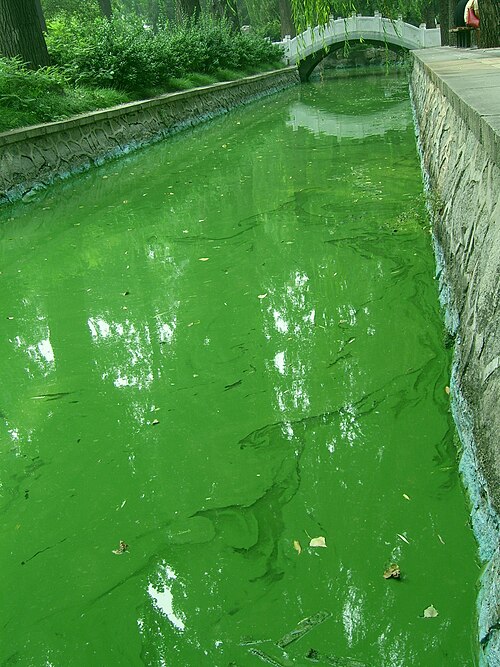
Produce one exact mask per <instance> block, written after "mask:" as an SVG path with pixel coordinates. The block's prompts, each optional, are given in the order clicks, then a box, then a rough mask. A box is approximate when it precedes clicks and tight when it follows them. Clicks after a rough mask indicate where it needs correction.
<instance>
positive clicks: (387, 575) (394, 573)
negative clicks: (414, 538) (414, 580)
mask: <svg viewBox="0 0 500 667" xmlns="http://www.w3.org/2000/svg"><path fill="white" fill-rule="evenodd" d="M400 576H401V570H400V569H399V565H397V564H396V563H392V564H391V565H389V567H388V568H387V570H386V571H385V572H384V579H399V577H400Z"/></svg>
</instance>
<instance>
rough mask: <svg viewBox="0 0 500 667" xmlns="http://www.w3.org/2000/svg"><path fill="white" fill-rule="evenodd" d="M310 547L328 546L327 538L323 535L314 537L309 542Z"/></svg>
mask: <svg viewBox="0 0 500 667" xmlns="http://www.w3.org/2000/svg"><path fill="white" fill-rule="evenodd" d="M309 546H310V547H326V540H325V538H324V537H323V536H322V535H321V536H320V537H313V538H312V539H311V541H310V542H309Z"/></svg>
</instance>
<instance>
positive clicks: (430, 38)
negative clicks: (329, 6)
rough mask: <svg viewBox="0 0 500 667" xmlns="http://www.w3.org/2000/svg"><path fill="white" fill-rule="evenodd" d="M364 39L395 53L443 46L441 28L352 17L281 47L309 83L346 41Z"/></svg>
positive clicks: (399, 20) (282, 44)
mask: <svg viewBox="0 0 500 667" xmlns="http://www.w3.org/2000/svg"><path fill="white" fill-rule="evenodd" d="M360 40H362V41H364V42H368V43H370V44H377V45H382V46H386V45H387V47H388V48H390V49H393V50H400V49H406V50H412V49H426V48H432V47H435V46H441V34H440V30H439V28H426V27H425V25H421V26H419V27H417V26H414V25H410V24H409V23H405V22H404V21H403V20H401V19H397V20H393V19H386V18H383V17H382V16H381V15H380V14H375V16H350V17H349V18H346V19H343V18H340V19H333V18H332V20H331V21H330V22H329V23H328V24H327V25H325V26H322V27H321V26H317V27H316V28H313V29H311V28H308V30H306V31H305V32H303V33H301V34H300V35H297V37H294V38H293V39H290V38H287V37H285V39H284V40H283V41H282V42H279V44H280V46H282V47H283V48H284V59H285V61H286V62H287V63H288V64H289V65H298V68H299V73H300V78H301V79H302V81H306V80H307V79H308V78H309V75H310V74H311V72H312V71H313V69H314V68H315V67H316V65H317V64H318V63H319V62H321V60H323V58H325V56H327V55H328V53H330V52H331V51H333V50H335V49H336V48H340V47H341V46H342V45H343V44H344V43H345V42H346V41H348V42H353V41H357V42H359V41H360Z"/></svg>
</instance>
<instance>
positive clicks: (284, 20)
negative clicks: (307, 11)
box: [279, 0, 297, 37]
mask: <svg viewBox="0 0 500 667" xmlns="http://www.w3.org/2000/svg"><path fill="white" fill-rule="evenodd" d="M279 8H280V23H281V36H282V37H284V36H285V35H290V37H295V35H296V34H297V31H296V30H295V23H294V22H293V16H292V5H291V4H290V0H279Z"/></svg>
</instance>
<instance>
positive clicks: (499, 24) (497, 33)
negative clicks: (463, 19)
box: [479, 0, 500, 49]
mask: <svg viewBox="0 0 500 667" xmlns="http://www.w3.org/2000/svg"><path fill="white" fill-rule="evenodd" d="M479 30H480V31H481V32H480V46H481V48H482V49H491V48H496V47H497V46H500V6H499V3H498V0H481V2H480V3H479Z"/></svg>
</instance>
